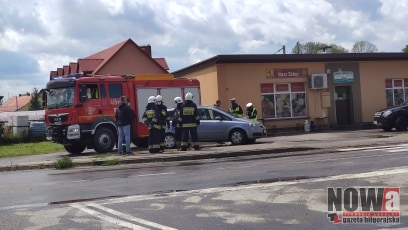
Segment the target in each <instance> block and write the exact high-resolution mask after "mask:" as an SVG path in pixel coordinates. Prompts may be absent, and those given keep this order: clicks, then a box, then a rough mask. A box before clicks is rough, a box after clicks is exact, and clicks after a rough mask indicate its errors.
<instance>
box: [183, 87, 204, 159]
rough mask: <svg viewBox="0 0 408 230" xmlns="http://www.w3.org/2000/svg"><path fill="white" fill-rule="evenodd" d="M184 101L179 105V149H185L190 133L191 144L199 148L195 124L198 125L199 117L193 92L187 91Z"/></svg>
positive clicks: (196, 148)
mask: <svg viewBox="0 0 408 230" xmlns="http://www.w3.org/2000/svg"><path fill="white" fill-rule="evenodd" d="M184 99H185V102H184V104H183V105H182V106H181V110H180V117H179V122H180V124H181V133H182V134H181V151H187V147H188V139H189V136H190V135H191V139H192V146H193V147H194V149H195V150H199V149H200V146H199V145H198V143H197V142H198V136H197V126H198V125H200V117H199V116H198V112H197V105H196V104H195V103H194V102H193V94H192V93H190V92H188V93H186V95H185V98H184Z"/></svg>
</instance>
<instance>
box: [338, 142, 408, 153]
mask: <svg viewBox="0 0 408 230" xmlns="http://www.w3.org/2000/svg"><path fill="white" fill-rule="evenodd" d="M398 147H400V148H408V145H407V144H401V145H392V146H391V145H384V146H372V147H356V148H344V149H337V150H338V151H341V152H349V151H357V150H367V149H373V150H376V149H386V148H398Z"/></svg>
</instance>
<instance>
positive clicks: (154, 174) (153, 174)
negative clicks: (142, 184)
mask: <svg viewBox="0 0 408 230" xmlns="http://www.w3.org/2000/svg"><path fill="white" fill-rule="evenodd" d="M171 174H174V172H169V173H152V174H143V175H135V176H137V177H144V176H161V175H171Z"/></svg>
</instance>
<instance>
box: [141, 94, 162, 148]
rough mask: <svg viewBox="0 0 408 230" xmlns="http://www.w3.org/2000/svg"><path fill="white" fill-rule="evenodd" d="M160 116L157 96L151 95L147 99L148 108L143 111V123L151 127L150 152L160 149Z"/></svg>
mask: <svg viewBox="0 0 408 230" xmlns="http://www.w3.org/2000/svg"><path fill="white" fill-rule="evenodd" d="M159 116H160V111H159V108H158V107H157V105H156V97H155V96H150V97H149V98H148V99H147V106H146V110H145V112H144V113H143V117H142V120H143V123H145V124H146V125H147V126H148V127H149V153H158V152H159V151H160V130H161V125H160V124H159V123H158V118H159Z"/></svg>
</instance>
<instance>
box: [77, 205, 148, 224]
mask: <svg viewBox="0 0 408 230" xmlns="http://www.w3.org/2000/svg"><path fill="white" fill-rule="evenodd" d="M71 207H73V208H77V209H79V210H81V211H83V212H85V213H88V214H89V215H91V216H95V217H97V218H99V219H101V220H104V221H106V222H109V223H112V224H115V225H120V226H122V227H125V228H129V229H138V230H139V229H140V230H149V229H148V228H145V227H142V226H139V225H136V224H133V223H129V222H126V221H123V220H119V219H116V218H113V217H110V216H107V215H105V214H102V213H100V212H97V211H94V210H92V209H89V208H87V207H84V206H82V205H80V204H71Z"/></svg>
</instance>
